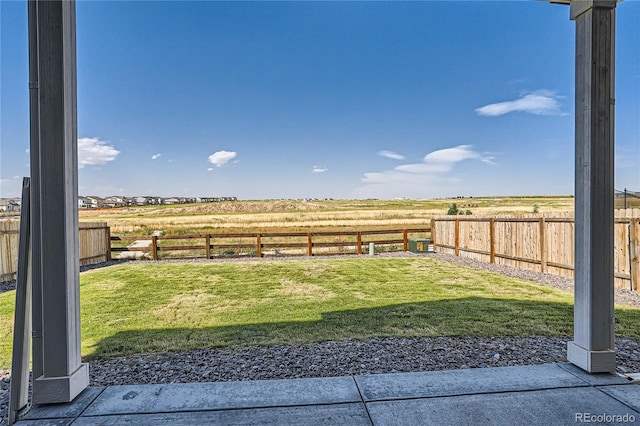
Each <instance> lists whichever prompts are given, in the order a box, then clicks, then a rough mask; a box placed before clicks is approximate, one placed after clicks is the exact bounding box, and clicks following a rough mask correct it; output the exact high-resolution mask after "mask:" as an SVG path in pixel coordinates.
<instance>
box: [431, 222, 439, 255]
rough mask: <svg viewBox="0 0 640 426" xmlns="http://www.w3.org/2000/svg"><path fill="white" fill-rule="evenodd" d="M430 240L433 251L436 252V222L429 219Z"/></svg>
mask: <svg viewBox="0 0 640 426" xmlns="http://www.w3.org/2000/svg"><path fill="white" fill-rule="evenodd" d="M430 231H431V240H432V241H433V251H437V250H436V247H437V245H438V243H437V242H436V220H435V219H434V218H433V217H432V218H431V230H430Z"/></svg>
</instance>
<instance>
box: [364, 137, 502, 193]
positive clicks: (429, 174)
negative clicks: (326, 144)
mask: <svg viewBox="0 0 640 426" xmlns="http://www.w3.org/2000/svg"><path fill="white" fill-rule="evenodd" d="M465 160H477V161H481V162H484V163H487V164H495V162H494V160H495V158H494V157H492V156H489V155H487V154H481V153H479V152H476V151H474V150H473V147H472V146H471V145H458V146H455V147H452V148H446V149H440V150H437V151H433V152H430V153H428V154H427V155H425V156H424V158H423V159H422V162H420V163H408V164H402V165H399V166H396V167H394V168H393V169H391V170H383V171H381V172H369V173H365V174H364V175H363V177H362V178H361V181H362V183H364V186H363V187H361V188H359V190H358V191H357V192H359V194H360V195H361V196H374V197H399V196H417V197H420V196H423V197H424V196H427V195H428V194H434V193H435V192H438V191H440V192H445V191H446V190H447V187H449V186H450V185H452V184H455V183H457V182H459V181H460V179H459V178H458V177H457V176H455V175H453V174H452V172H453V169H454V167H455V166H456V165H457V164H458V163H461V162H463V161H465Z"/></svg>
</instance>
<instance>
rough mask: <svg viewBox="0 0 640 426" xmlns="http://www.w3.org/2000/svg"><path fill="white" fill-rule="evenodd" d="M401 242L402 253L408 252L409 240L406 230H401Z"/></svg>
mask: <svg viewBox="0 0 640 426" xmlns="http://www.w3.org/2000/svg"><path fill="white" fill-rule="evenodd" d="M402 241H403V244H404V246H403V249H404V251H408V250H409V239H408V232H407V230H406V229H403V230H402Z"/></svg>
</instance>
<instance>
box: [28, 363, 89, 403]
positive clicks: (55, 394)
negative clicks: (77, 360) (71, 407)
mask: <svg viewBox="0 0 640 426" xmlns="http://www.w3.org/2000/svg"><path fill="white" fill-rule="evenodd" d="M87 386H89V364H86V363H84V364H80V367H78V369H77V370H76V371H74V372H73V373H71V375H69V376H62V377H43V376H40V377H38V378H37V379H35V380H34V382H33V403H34V404H60V403H65V402H71V401H73V399H74V398H75V397H76V396H78V395H79V394H80V392H82V391H83V390H84V389H85V388H86V387H87Z"/></svg>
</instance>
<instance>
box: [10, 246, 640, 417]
mask: <svg viewBox="0 0 640 426" xmlns="http://www.w3.org/2000/svg"><path fill="white" fill-rule="evenodd" d="M379 256H380V257H409V256H424V255H416V254H413V253H385V254H381V255H379ZM428 256H430V257H433V258H435V259H438V260H442V261H447V262H451V263H455V264H460V265H464V266H468V267H472V268H477V269H484V270H489V271H492V272H496V273H499V274H503V275H507V276H510V277H514V278H523V279H530V280H535V281H537V282H540V283H544V284H546V285H549V286H552V287H555V288H559V289H562V290H569V291H572V290H573V279H571V278H565V277H558V276H555V275H550V274H541V273H538V272H534V271H523V270H519V269H515V268H511V267H507V266H501V265H491V264H486V263H482V262H478V261H474V260H471V259H466V258H460V257H455V256H451V255H446V254H442V253H434V254H429V255H428ZM324 257H326V258H333V259H335V258H336V257H337V256H314V257H313V258H312V259H319V258H324ZM340 257H353V256H340ZM289 259H291V258H268V259H261V261H262V260H289ZM298 259H299V258H298ZM245 260H246V259H224V260H222V259H220V260H202V262H221V261H224V262H231V261H245ZM252 260H258V259H252ZM163 262H165V263H171V262H181V261H173V260H171V261H163ZM182 262H184V261H182ZM116 263H120V262H118V261H113V262H110V263H109V264H100V265H96V266H93V267H101V266H107V265H111V264H116ZM150 263H153V262H150ZM86 269H90V268H86ZM86 269H83V270H86ZM0 284H2V285H3V286H4V284H5V283H0ZM14 286H15V284H14ZM2 288H4V287H2ZM14 288H15V287H14ZM615 297H616V303H626V304H630V305H634V306H637V307H640V295H639V294H638V293H635V292H631V291H629V290H623V289H616V290H615ZM569 340H572V338H571V337H570V336H561V337H557V336H553V337H501V338H452V337H438V338H371V339H366V340H344V341H338V342H324V343H310V344H301V345H275V346H247V347H237V348H223V349H200V350H194V351H189V352H182V353H166V354H138V355H132V356H126V357H121V358H117V359H112V360H101V361H93V362H91V363H90V371H91V385H92V386H97V385H101V386H108V385H117V384H145V383H181V382H182V383H185V382H215V381H236V380H262V379H282V378H301V377H331V376H345V375H355V374H378V373H394V372H411V371H436V370H450V369H461V368H482V367H502V366H512V365H527V364H529V365H530V364H542V363H552V362H564V361H566V342H567V341H569ZM615 347H616V360H617V371H618V372H619V373H622V374H625V373H633V372H640V341H638V340H634V339H625V338H616V341H615ZM0 380H1V384H0V424H6V422H7V406H8V398H9V382H10V379H9V372H8V371H0Z"/></svg>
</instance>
